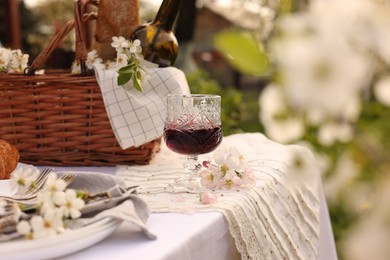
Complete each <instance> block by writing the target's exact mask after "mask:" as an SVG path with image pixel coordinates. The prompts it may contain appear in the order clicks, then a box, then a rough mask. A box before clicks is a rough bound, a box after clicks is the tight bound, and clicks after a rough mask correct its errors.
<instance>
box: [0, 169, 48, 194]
mask: <svg viewBox="0 0 390 260" xmlns="http://www.w3.org/2000/svg"><path fill="white" fill-rule="evenodd" d="M52 171H53V169H51V168H45V169H43V171H42V172H40V173H39V175H38V177H37V178H36V179H35V180H34V181H33V183H34V185H31V187H29V188H28V190H27V191H26V192H25V194H24V195H13V196H6V195H2V196H0V199H5V200H12V201H19V200H29V199H33V198H35V197H36V196H37V193H38V191H39V190H40V189H41V188H42V186H43V185H44V184H45V182H46V180H47V177H48V176H49V174H50V173H51V172H52Z"/></svg>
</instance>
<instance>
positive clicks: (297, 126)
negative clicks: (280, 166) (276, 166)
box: [259, 84, 305, 143]
mask: <svg viewBox="0 0 390 260" xmlns="http://www.w3.org/2000/svg"><path fill="white" fill-rule="evenodd" d="M259 106H260V115H259V116H260V121H261V122H262V123H263V125H264V127H265V131H266V133H267V136H268V137H270V138H271V139H273V140H274V141H278V142H281V143H288V142H291V141H295V140H298V139H299V138H301V137H302V136H303V134H304V130H305V128H304V124H303V120H302V119H301V118H300V117H299V116H295V115H292V114H291V113H288V108H287V104H286V101H285V99H284V98H283V91H282V89H281V87H280V86H277V85H274V84H272V85H268V86H267V87H266V88H265V89H264V90H263V91H262V93H261V95H260V97H259Z"/></svg>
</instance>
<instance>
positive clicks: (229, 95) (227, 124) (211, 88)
mask: <svg viewBox="0 0 390 260" xmlns="http://www.w3.org/2000/svg"><path fill="white" fill-rule="evenodd" d="M186 76H187V81H188V84H189V86H190V89H191V93H194V94H196V93H202V94H215V95H220V96H221V97H222V99H221V103H222V104H221V120H222V127H223V133H224V135H229V134H233V133H237V132H242V130H241V129H240V124H239V121H240V115H241V109H240V105H241V103H242V93H241V92H240V91H238V90H236V89H234V88H222V87H221V86H220V85H219V84H218V82H217V81H216V80H214V79H212V78H211V77H210V75H209V74H208V73H207V72H206V71H204V70H201V69H198V70H196V71H195V72H191V73H187V75H186Z"/></svg>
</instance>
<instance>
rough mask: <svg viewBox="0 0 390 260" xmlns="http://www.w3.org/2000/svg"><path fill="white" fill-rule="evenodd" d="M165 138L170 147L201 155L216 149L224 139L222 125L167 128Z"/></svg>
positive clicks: (188, 153) (176, 150) (189, 153)
mask: <svg viewBox="0 0 390 260" xmlns="http://www.w3.org/2000/svg"><path fill="white" fill-rule="evenodd" d="M164 139H165V142H166V144H167V146H168V148H169V149H171V150H172V151H174V152H176V153H180V154H186V155H199V154H204V153H209V152H212V151H214V150H215V148H217V147H218V145H219V144H220V143H221V141H222V127H221V126H216V127H214V128H204V129H191V128H186V129H181V128H165V129H164Z"/></svg>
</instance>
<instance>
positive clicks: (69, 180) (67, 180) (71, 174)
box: [60, 172, 77, 187]
mask: <svg viewBox="0 0 390 260" xmlns="http://www.w3.org/2000/svg"><path fill="white" fill-rule="evenodd" d="M76 177H77V173H74V172H68V173H64V174H63V175H61V177H60V179H61V180H64V181H65V183H66V187H68V185H69V184H71V183H72V182H73V181H74V179H75V178H76Z"/></svg>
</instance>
